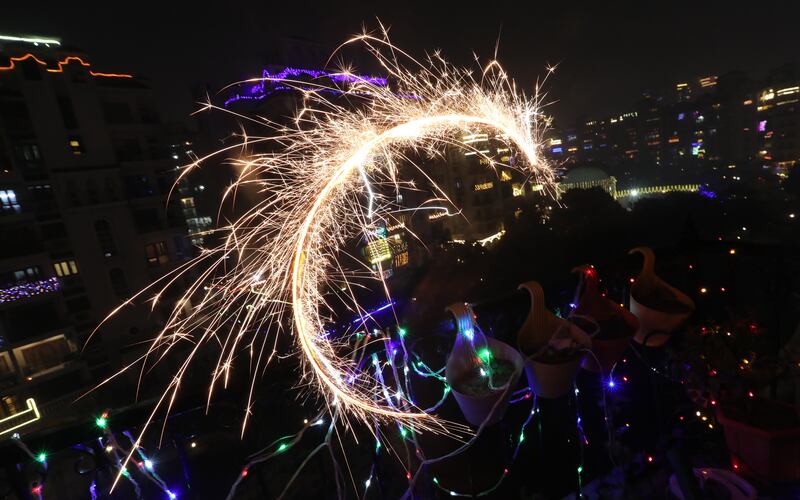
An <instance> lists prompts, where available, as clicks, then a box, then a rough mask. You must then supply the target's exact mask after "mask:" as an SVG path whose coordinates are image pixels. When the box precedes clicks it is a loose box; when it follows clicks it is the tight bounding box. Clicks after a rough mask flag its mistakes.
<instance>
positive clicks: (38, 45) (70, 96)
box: [0, 39, 194, 438]
mask: <svg viewBox="0 0 800 500" xmlns="http://www.w3.org/2000/svg"><path fill="white" fill-rule="evenodd" d="M47 42H48V43H45V42H44V41H37V40H25V39H22V40H14V41H3V40H0V204H1V208H2V210H1V211H0V214H1V215H2V217H0V233H2V235H3V238H2V241H3V245H2V249H1V250H0V398H2V400H1V401H2V403H0V420H2V419H3V418H7V417H13V415H14V414H16V413H18V412H21V411H23V410H25V408H26V404H27V403H26V402H27V401H28V400H29V399H33V400H34V401H35V402H36V404H37V406H38V408H39V410H40V411H41V414H42V423H48V422H50V423H52V422H53V419H56V414H57V413H59V414H61V415H66V413H65V412H67V410H65V408H69V411H77V408H76V407H74V406H69V405H65V404H64V401H66V399H70V402H71V401H72V400H74V399H75V398H76V397H77V395H78V394H79V393H82V392H83V391H85V390H86V389H88V387H87V384H90V383H93V382H94V381H98V380H103V379H104V378H105V377H106V376H108V375H110V374H111V373H113V372H114V371H116V370H117V369H118V368H119V367H121V366H122V365H123V364H124V363H126V362H127V361H129V360H131V359H132V358H134V357H135V356H136V355H137V353H138V352H140V351H141V349H142V345H143V343H144V342H145V341H147V340H148V339H149V338H150V337H151V334H152V333H154V332H155V331H157V329H158V326H159V324H160V322H161V315H162V311H161V308H160V307H156V308H155V309H153V310H152V311H150V307H149V304H146V305H142V306H138V307H130V308H124V309H122V310H120V312H119V314H118V315H117V316H115V317H114V318H113V319H112V320H111V321H109V322H108V324H107V325H106V326H104V327H103V328H102V329H100V330H99V331H98V332H97V333H96V334H95V335H94V337H93V338H92V340H91V342H89V343H88V344H87V340H89V338H90V336H91V334H92V332H93V331H94V329H95V328H96V327H97V326H98V324H99V322H100V321H101V320H103V318H105V317H106V315H107V314H108V313H110V312H111V311H112V310H114V309H115V308H116V307H117V306H119V305H120V303H122V302H123V301H125V300H126V299H128V298H129V297H130V296H131V295H132V294H133V293H135V292H137V291H139V290H140V289H142V288H144V287H146V286H148V285H150V284H151V283H152V282H153V281H154V280H155V279H157V278H159V277H161V276H163V275H164V274H165V273H166V272H168V271H170V270H171V269H173V268H174V267H175V266H176V265H177V264H179V263H181V262H183V261H185V260H186V259H187V258H189V257H190V256H191V255H192V254H193V252H194V249H193V248H192V246H191V245H190V242H189V240H187V238H186V228H185V226H186V224H187V222H188V221H187V217H186V213H185V211H182V210H181V206H180V202H179V201H178V200H177V199H176V198H173V201H172V202H170V203H169V204H168V203H167V194H168V193H169V191H170V188H171V187H172V184H173V182H174V180H175V176H176V169H175V161H174V160H175V158H173V157H171V156H170V151H169V148H168V144H167V143H166V142H165V140H164V138H163V136H164V128H163V127H164V126H163V124H162V123H161V120H160V117H159V114H158V111H157V109H156V106H155V100H154V98H153V95H152V92H151V90H150V88H149V86H148V84H147V82H146V81H144V80H142V79H140V78H136V77H134V76H132V75H129V74H125V73H111V72H105V71H100V70H98V69H97V68H95V67H94V66H93V65H92V63H91V61H90V59H89V58H88V57H87V56H86V55H85V54H83V53H80V52H77V51H72V50H66V49H63V48H62V47H61V45H60V43H59V41H58V40H48V41H47ZM163 302H164V306H165V307H169V308H171V307H172V305H174V302H173V303H170V298H167V297H165V298H164V300H163ZM84 345H86V348H85V350H84V351H83V352H81V349H82V348H83V347H84ZM125 396H128V400H130V397H132V394H125ZM65 398H66V399H65ZM48 408H50V409H53V411H49V410H48ZM55 408H58V411H56V410H55ZM67 413H69V412H67ZM44 417H47V418H44ZM48 419H49V420H48ZM10 421H11V422H12V423H13V418H11V420H10ZM2 433H3V428H1V427H0V438H3V437H7V436H5V435H3V434H2Z"/></svg>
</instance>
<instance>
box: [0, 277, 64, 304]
mask: <svg viewBox="0 0 800 500" xmlns="http://www.w3.org/2000/svg"><path fill="white" fill-rule="evenodd" d="M60 287H61V283H60V282H59V281H58V278H48V279H45V280H39V281H34V282H32V283H23V284H21V285H16V286H12V287H9V288H2V289H0V304H5V303H7V302H14V301H17V300H22V299H26V298H28V297H33V296H35V295H40V294H43V293H49V292H55V291H56V290H58V289H59V288H60Z"/></svg>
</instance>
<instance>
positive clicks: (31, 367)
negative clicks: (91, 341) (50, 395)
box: [14, 335, 71, 375]
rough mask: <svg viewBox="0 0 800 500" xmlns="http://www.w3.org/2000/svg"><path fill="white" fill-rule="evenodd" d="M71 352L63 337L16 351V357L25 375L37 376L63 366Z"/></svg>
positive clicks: (29, 345) (52, 338) (35, 343)
mask: <svg viewBox="0 0 800 500" xmlns="http://www.w3.org/2000/svg"><path fill="white" fill-rule="evenodd" d="M70 352H71V349H70V346H69V343H68V342H67V339H66V337H64V336H63V335H58V336H56V337H51V338H49V339H46V340H42V341H40V342H34V343H32V344H28V345H26V346H23V347H20V348H19V349H14V355H15V357H16V358H17V362H18V363H19V366H20V369H21V370H22V372H23V374H25V375H36V374H38V373H39V372H42V371H45V370H48V369H50V368H55V367H57V366H59V365H61V364H62V363H63V362H64V357H65V356H66V355H67V354H69V353H70Z"/></svg>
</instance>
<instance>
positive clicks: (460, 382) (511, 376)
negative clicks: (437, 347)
mask: <svg viewBox="0 0 800 500" xmlns="http://www.w3.org/2000/svg"><path fill="white" fill-rule="evenodd" d="M447 310H448V311H450V312H451V313H452V314H453V316H455V319H456V325H457V333H456V341H455V344H454V345H453V350H452V351H451V352H450V356H448V358H447V365H446V368H445V378H446V379H447V383H448V385H449V386H450V388H451V390H452V392H453V396H454V397H455V398H456V402H457V403H458V406H459V408H461V412H462V413H463V414H464V417H465V418H466V419H467V422H469V423H470V424H472V425H475V426H487V425H493V424H495V423H497V422H499V421H500V420H501V419H502V418H503V415H505V412H506V409H507V408H508V400H509V397H510V396H511V390H512V388H513V386H514V384H516V383H517V380H519V376H520V375H521V373H522V365H523V360H522V356H520V354H519V352H517V351H516V350H515V349H514V348H513V347H511V346H509V345H508V344H506V343H505V342H501V341H499V340H497V339H494V338H491V337H486V336H485V335H484V334H483V333H482V332H481V331H480V328H479V327H478V325H477V324H476V323H475V313H474V312H473V311H472V308H471V307H470V306H469V304H452V305H451V306H449V307H448V308H447Z"/></svg>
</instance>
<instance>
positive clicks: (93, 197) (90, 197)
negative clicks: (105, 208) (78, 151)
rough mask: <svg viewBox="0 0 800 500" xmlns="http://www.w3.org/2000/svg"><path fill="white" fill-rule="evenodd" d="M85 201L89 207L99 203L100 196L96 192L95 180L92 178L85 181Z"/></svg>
mask: <svg viewBox="0 0 800 500" xmlns="http://www.w3.org/2000/svg"><path fill="white" fill-rule="evenodd" d="M86 200H87V201H88V202H89V204H90V205H96V204H98V203H100V194H99V192H98V191H97V180H96V179H95V178H94V177H89V178H88V179H86Z"/></svg>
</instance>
